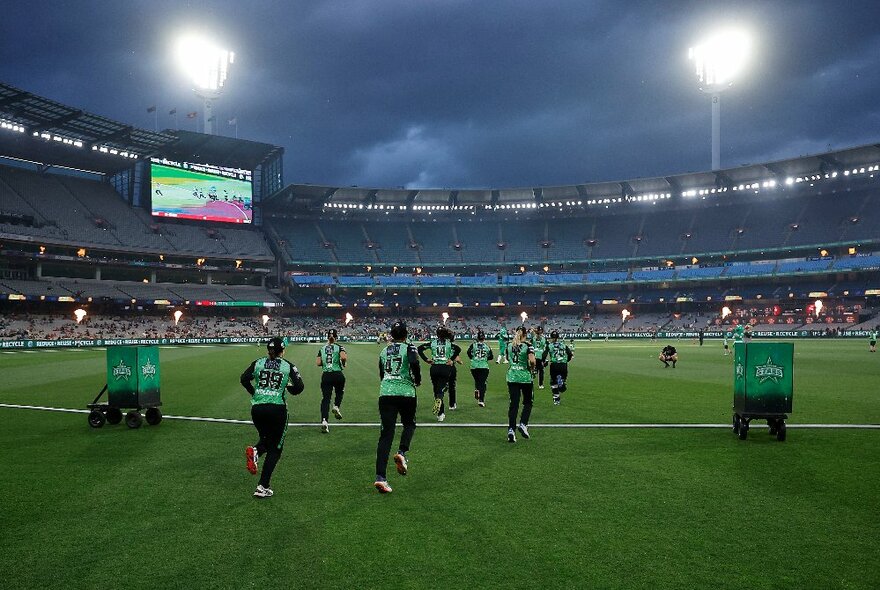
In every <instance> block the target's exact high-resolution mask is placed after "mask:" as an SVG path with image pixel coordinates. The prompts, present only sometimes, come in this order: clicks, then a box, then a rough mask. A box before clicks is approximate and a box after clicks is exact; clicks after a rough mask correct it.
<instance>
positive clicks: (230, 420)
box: [0, 403, 880, 430]
mask: <svg viewBox="0 0 880 590" xmlns="http://www.w3.org/2000/svg"><path fill="white" fill-rule="evenodd" d="M0 408H7V409H15V410H42V411H44V412H64V413H69V414H88V413H89V410H81V409H76V408H52V407H49V406H25V405H20V404H2V403H0ZM162 419H163V420H164V419H168V420H187V421H190V422H219V423H221V424H251V421H250V420H236V419H233V418H204V417H200V416H164V415H163V416H162ZM287 425H288V426H301V427H317V426H319V425H320V424H319V423H318V422H289V423H288V424H287ZM418 426H419V428H425V427H427V428H506V427H507V424H500V423H499V424H493V423H490V422H468V423H461V424H453V423H450V422H443V423H439V422H427V423H425V422H423V423H420V424H419V425H418ZM786 426H788V427H789V428H821V429H826V430H834V429H837V430H880V424H786ZM333 427H334V428H338V427H353V428H378V427H379V423H378V422H336V423H334V424H333ZM755 427H758V428H766V427H767V425H766V424H756V425H754V426H752V428H755ZM529 428H575V429H583V428H630V429H634V428H655V429H661V428H691V429H693V428H732V426H731V425H730V424H699V423H678V424H636V423H631V424H529Z"/></svg>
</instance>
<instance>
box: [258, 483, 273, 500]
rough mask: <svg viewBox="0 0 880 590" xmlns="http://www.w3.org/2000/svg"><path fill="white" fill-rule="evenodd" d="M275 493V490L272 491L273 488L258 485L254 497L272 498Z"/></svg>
mask: <svg viewBox="0 0 880 590" xmlns="http://www.w3.org/2000/svg"><path fill="white" fill-rule="evenodd" d="M274 493H275V492H273V491H272V488H264V487H263V486H257V489H256V490H254V498H271V497H272V494H274Z"/></svg>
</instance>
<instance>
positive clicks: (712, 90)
mask: <svg viewBox="0 0 880 590" xmlns="http://www.w3.org/2000/svg"><path fill="white" fill-rule="evenodd" d="M750 51H751V40H750V39H749V36H748V35H747V34H746V33H745V32H743V31H738V30H726V31H720V32H718V33H716V34H714V35H712V36H711V37H708V38H707V39H706V40H705V41H703V43H701V44H699V45H696V46H694V47H691V48H690V49H689V50H688V58H689V59H691V60H693V62H694V65H695V66H696V72H697V80H698V81H699V85H700V90H701V91H702V92H704V93H706V94H708V95H710V96H711V97H712V170H720V169H721V92H722V91H724V90H725V89H726V88H729V87H730V86H731V85H732V84H733V81H734V80H735V79H736V78H737V76H738V75H739V74H740V73H742V71H743V70H744V69H745V66H746V63H747V62H748V58H749V53H750Z"/></svg>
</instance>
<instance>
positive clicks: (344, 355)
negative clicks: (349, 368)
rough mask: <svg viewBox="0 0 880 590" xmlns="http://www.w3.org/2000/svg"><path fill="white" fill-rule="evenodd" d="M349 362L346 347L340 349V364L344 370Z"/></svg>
mask: <svg viewBox="0 0 880 590" xmlns="http://www.w3.org/2000/svg"><path fill="white" fill-rule="evenodd" d="M347 362H348V353H347V352H345V347H344V346H340V347H339V364H340V365H342V368H343V369H344V368H345V363H347Z"/></svg>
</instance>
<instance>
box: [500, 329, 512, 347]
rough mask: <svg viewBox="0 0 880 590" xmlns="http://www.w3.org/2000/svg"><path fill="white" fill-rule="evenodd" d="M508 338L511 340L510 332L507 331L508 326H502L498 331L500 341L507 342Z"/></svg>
mask: <svg viewBox="0 0 880 590" xmlns="http://www.w3.org/2000/svg"><path fill="white" fill-rule="evenodd" d="M508 340H510V334H508V333H507V328H504V327H502V328H501V330H500V331H499V332H498V343H499V344H501V343H506V342H507V341H508Z"/></svg>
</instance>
